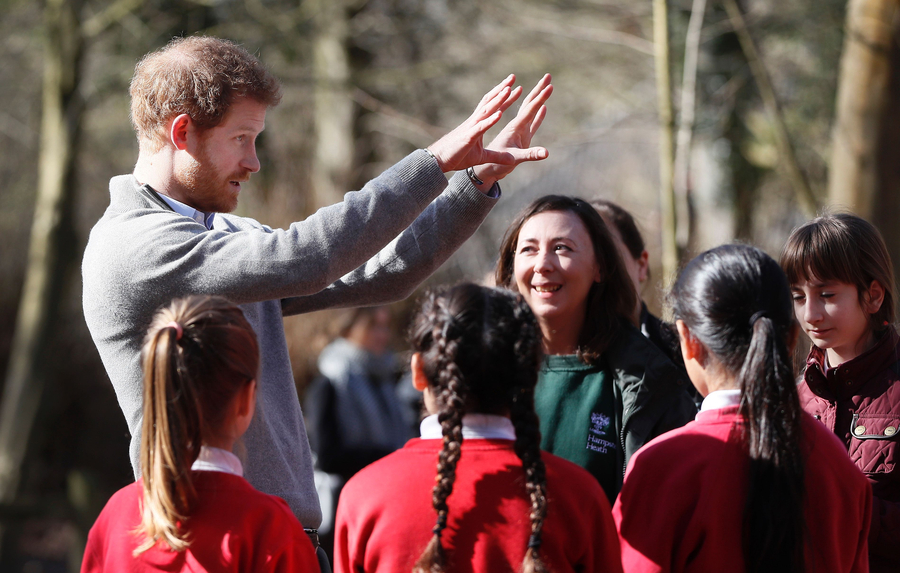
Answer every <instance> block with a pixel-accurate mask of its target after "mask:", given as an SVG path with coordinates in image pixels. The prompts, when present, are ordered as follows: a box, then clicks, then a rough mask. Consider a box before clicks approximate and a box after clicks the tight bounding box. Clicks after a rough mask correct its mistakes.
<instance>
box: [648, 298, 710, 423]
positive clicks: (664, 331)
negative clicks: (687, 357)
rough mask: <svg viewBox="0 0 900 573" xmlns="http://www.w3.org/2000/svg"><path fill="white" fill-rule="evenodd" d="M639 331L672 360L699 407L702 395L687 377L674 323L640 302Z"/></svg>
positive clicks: (686, 388) (688, 391)
mask: <svg viewBox="0 0 900 573" xmlns="http://www.w3.org/2000/svg"><path fill="white" fill-rule="evenodd" d="M641 332H643V333H644V336H646V337H647V338H648V339H650V342H652V343H653V344H655V345H656V347H657V348H659V349H660V350H662V351H663V354H665V355H666V356H667V357H668V358H669V360H671V361H672V364H674V365H675V366H676V367H678V369H679V370H680V371H681V376H682V377H684V379H685V380H687V382H688V383H687V384H686V385H685V390H686V391H687V393H688V394H689V395H690V396H691V399H692V400H693V401H694V404H696V405H697V408H700V404H701V403H702V402H703V396H701V395H700V392H697V389H696V388H694V385H693V384H691V382H690V379H689V378H688V373H687V369H686V368H685V367H684V357H683V356H682V355H681V343H680V342H679V340H678V331H677V330H676V329H675V325H674V324H672V323H671V322H665V321H663V320H662V319H661V318H659V317H657V316H654V315H653V314H651V313H650V311H649V310H648V309H647V304H646V303H644V302H641Z"/></svg>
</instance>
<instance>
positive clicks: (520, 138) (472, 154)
mask: <svg viewBox="0 0 900 573" xmlns="http://www.w3.org/2000/svg"><path fill="white" fill-rule="evenodd" d="M515 80H516V77H515V76H514V75H512V74H510V75H509V76H508V77H507V78H506V79H505V80H503V81H502V82H500V83H499V84H497V85H496V86H494V88H493V89H492V90H491V91H489V92H488V93H487V94H485V95H484V97H483V98H481V101H480V102H479V103H478V106H477V107H476V108H475V111H474V112H473V113H472V115H470V116H469V117H468V118H467V119H466V120H465V121H464V122H463V123H462V124H460V125H459V126H458V127H457V128H456V129H454V130H453V131H451V132H450V133H448V134H447V135H445V136H444V137H442V138H441V139H439V140H438V141H436V142H435V143H434V144H433V145H430V146H429V148H428V149H429V150H430V151H431V152H432V153H433V154H434V156H435V158H436V159H437V162H438V165H439V166H440V167H441V170H442V171H443V172H444V173H446V172H448V171H457V170H460V169H466V168H468V167H474V166H476V165H482V166H483V167H481V168H479V169H478V170H476V171H477V172H478V177H479V178H480V179H481V180H483V181H484V184H483V185H479V187H485V189H483V190H487V189H489V188H490V187H491V186H492V185H493V184H494V183H495V182H496V181H498V180H500V179H502V178H503V177H506V176H507V175H509V174H510V173H511V172H512V170H513V169H515V167H516V165H518V164H519V163H522V162H523V161H539V160H541V159H546V158H547V156H548V155H549V153H548V151H547V149H546V148H544V147H530V145H531V139H532V137H534V134H535V133H536V132H537V130H538V128H539V127H540V126H541V123H542V122H543V120H544V117H545V116H546V115H547V108H546V106H545V105H544V103H545V102H546V101H547V99H548V98H549V97H550V94H551V93H553V85H552V84H551V83H550V74H546V75H544V77H542V78H541V80H540V81H539V82H538V83H537V84H536V85H535V86H534V88H533V89H532V90H531V92H530V93H529V94H528V96H527V97H526V98H525V100H524V101H523V102H522V105H521V106H520V107H519V111H518V113H517V114H516V117H515V118H514V119H513V120H512V121H510V122H509V124H507V125H506V127H504V128H503V130H502V131H501V132H500V133H499V134H498V135H497V137H495V138H494V140H493V141H492V142H491V143H490V145H488V146H487V147H485V146H484V134H485V133H486V132H487V130H489V129H490V128H491V127H493V126H494V125H496V123H497V122H498V121H500V118H501V116H502V115H503V112H504V111H506V110H507V109H508V108H509V106H511V105H512V104H513V103H515V101H516V100H517V99H519V96H520V95H522V87H521V86H518V87H516V88H513V87H512V85H513V83H514V82H515Z"/></svg>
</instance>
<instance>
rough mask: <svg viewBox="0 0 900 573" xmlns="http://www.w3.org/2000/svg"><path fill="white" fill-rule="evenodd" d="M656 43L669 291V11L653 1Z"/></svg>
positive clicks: (673, 247) (674, 260) (674, 261)
mask: <svg viewBox="0 0 900 573" xmlns="http://www.w3.org/2000/svg"><path fill="white" fill-rule="evenodd" d="M653 43H654V59H655V61H656V97H657V105H658V109H659V198H660V201H659V205H660V215H661V219H662V225H661V226H662V267H663V288H664V290H668V289H669V286H670V285H671V284H672V283H673V282H674V280H675V274H676V273H677V272H678V242H677V240H676V232H677V229H676V225H677V213H676V211H675V190H674V187H673V180H674V172H673V169H674V165H673V163H674V150H673V147H674V145H673V140H672V131H673V114H672V82H671V79H670V77H671V74H670V69H671V68H670V65H669V8H668V6H667V4H666V0H653Z"/></svg>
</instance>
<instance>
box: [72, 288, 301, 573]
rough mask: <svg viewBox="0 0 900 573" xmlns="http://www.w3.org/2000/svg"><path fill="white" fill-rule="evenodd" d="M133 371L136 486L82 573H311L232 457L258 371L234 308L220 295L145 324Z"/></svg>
mask: <svg viewBox="0 0 900 573" xmlns="http://www.w3.org/2000/svg"><path fill="white" fill-rule="evenodd" d="M141 361H142V365H143V371H144V408H143V415H144V419H143V431H142V435H141V479H139V480H138V481H137V482H136V483H134V484H131V485H129V486H127V487H125V488H123V489H122V490H120V491H119V492H117V493H116V494H115V495H113V497H112V498H111V499H110V501H109V502H108V503H107V505H106V507H105V508H104V509H103V512H102V513H101V514H100V516H99V517H98V518H97V522H96V523H95V524H94V526H93V528H91V532H90V535H89V536H88V544H87V548H86V550H85V557H84V562H83V563H82V572H100V571H109V572H112V571H131V572H144V571H148V572H149V571H167V572H171V571H235V572H237V571H242V572H244V571H260V572H262V571H318V561H317V559H316V556H315V552H314V550H313V547H312V543H311V542H310V540H309V538H308V537H307V535H306V534H305V533H304V531H303V527H302V526H301V525H300V523H299V522H298V521H297V518H296V517H294V515H293V514H292V513H291V511H290V510H289V509H288V507H287V504H286V503H285V502H284V501H283V500H281V499H280V498H277V497H274V496H270V495H266V494H263V493H260V492H258V491H256V490H255V489H253V487H251V486H250V484H248V483H247V481H246V480H244V478H243V477H242V473H243V467H242V465H241V461H240V459H239V458H238V457H237V456H235V455H234V453H233V452H232V449H233V448H234V446H235V444H236V443H237V441H238V440H239V439H240V437H241V436H242V435H243V433H244V432H245V431H246V430H247V427H248V426H249V424H250V420H251V418H252V417H253V412H254V408H255V404H256V376H257V372H258V369H259V347H258V345H257V341H256V335H255V334H254V332H253V328H252V327H251V326H250V324H249V323H248V322H247V320H246V319H245V318H244V315H243V313H242V312H241V310H240V309H239V308H237V307H236V306H234V305H232V304H231V303H229V302H228V301H226V300H225V299H222V298H218V297H199V296H194V297H189V298H185V299H179V300H176V301H174V302H172V304H170V305H169V306H167V307H165V308H163V309H161V310H160V311H158V312H157V313H156V315H155V317H154V318H153V322H152V324H151V326H150V329H149V331H148V333H147V336H146V338H145V341H144V346H143V350H142V353H141Z"/></svg>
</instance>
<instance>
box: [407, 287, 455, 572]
mask: <svg viewBox="0 0 900 573" xmlns="http://www.w3.org/2000/svg"><path fill="white" fill-rule="evenodd" d="M441 302H443V301H441ZM436 306H437V307H438V309H437V310H438V311H439V312H442V314H443V316H441V317H439V318H438V320H436V321H435V322H436V325H435V328H434V329H433V332H432V336H433V340H434V344H433V346H432V349H433V351H434V354H435V355H436V356H437V371H438V388H441V389H442V390H441V392H440V393H439V394H438V395H437V396H436V401H437V405H438V408H440V411H439V413H438V421H439V422H440V423H441V430H442V434H443V436H444V438H443V445H442V447H441V453H440V455H439V456H438V465H437V476H436V477H435V484H434V489H433V490H432V494H431V504H432V506H433V507H434V509H435V511H436V512H437V522H436V523H435V526H434V529H433V532H434V536H433V537H432V538H431V541H430V542H429V543H428V546H427V547H426V548H425V551H423V552H422V555H421V556H420V557H419V560H418V561H417V562H416V564H415V566H414V567H413V571H421V572H424V573H441V572H443V571H444V566H445V558H446V555H445V553H444V546H443V544H442V543H441V534H442V533H443V531H444V529H445V528H446V527H447V515H448V513H449V508H448V507H447V498H448V497H449V496H450V494H451V493H452V492H453V483H454V482H455V481H456V465H457V463H458V462H459V457H460V454H461V452H462V441H463V436H462V419H463V416H464V415H465V410H466V394H467V393H466V391H465V385H464V383H463V378H462V375H461V373H460V371H459V367H458V366H457V365H456V356H457V354H458V350H459V344H458V342H457V341H456V340H448V337H449V336H450V334H451V328H452V326H453V324H452V319H453V317H452V315H451V314H450V312H449V310H448V309H447V308H446V306H445V305H443V304H438V305H436ZM441 319H443V320H441Z"/></svg>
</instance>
